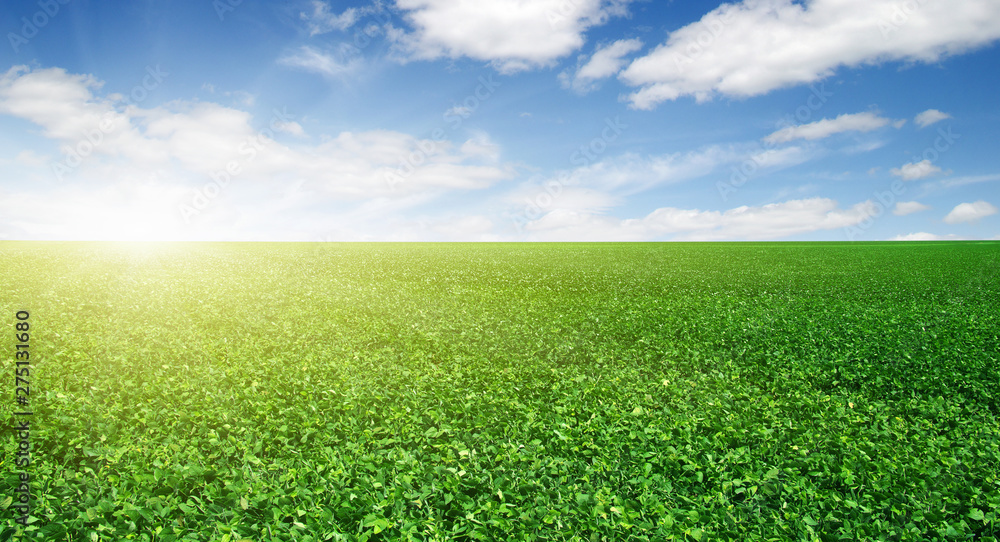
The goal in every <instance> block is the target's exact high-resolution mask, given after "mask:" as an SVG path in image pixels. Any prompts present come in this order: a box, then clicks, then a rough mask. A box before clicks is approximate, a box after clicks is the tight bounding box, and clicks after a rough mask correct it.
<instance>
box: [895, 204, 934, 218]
mask: <svg viewBox="0 0 1000 542" xmlns="http://www.w3.org/2000/svg"><path fill="white" fill-rule="evenodd" d="M927 209H930V207H928V206H926V205H924V204H923V203H920V202H919V201H900V202H897V203H896V207H895V208H894V209H893V210H892V214H894V215H896V216H906V215H912V214H913V213H919V212H920V211H926V210H927Z"/></svg>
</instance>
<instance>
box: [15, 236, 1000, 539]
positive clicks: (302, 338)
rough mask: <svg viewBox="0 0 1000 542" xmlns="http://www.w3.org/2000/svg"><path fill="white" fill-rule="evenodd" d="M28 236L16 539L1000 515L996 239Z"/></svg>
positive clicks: (914, 535) (922, 524) (699, 534)
mask: <svg viewBox="0 0 1000 542" xmlns="http://www.w3.org/2000/svg"><path fill="white" fill-rule="evenodd" d="M0 256H2V259H0V291H3V292H4V293H5V295H4V297H3V298H2V299H0V306H2V312H0V314H2V315H4V316H3V321H4V322H5V323H6V325H7V329H8V332H7V333H5V334H4V338H3V341H2V342H0V345H2V347H3V349H4V350H5V351H6V352H8V354H5V355H4V357H3V359H4V362H3V363H4V364H5V367H6V369H5V373H4V374H8V375H11V376H10V378H9V382H8V386H9V387H10V391H11V393H13V388H14V378H13V352H14V346H13V345H14V324H15V319H14V313H15V312H16V311H17V310H21V309H24V310H28V311H30V313H31V319H30V323H31V344H32V347H31V348H32V349H33V350H32V352H33V354H32V361H33V363H34V365H33V369H32V377H33V378H32V393H31V400H32V408H33V411H34V417H33V421H32V424H33V433H32V436H31V438H32V446H33V459H34V464H33V465H32V467H31V469H30V472H31V474H32V476H33V481H32V495H33V499H34V503H33V504H34V508H33V510H32V522H31V524H30V525H29V526H28V527H27V529H25V528H24V527H23V526H19V525H17V524H16V523H15V522H14V519H15V515H14V514H13V510H12V509H8V510H7V511H6V514H5V515H3V516H2V517H3V522H2V523H0V539H6V538H8V537H11V536H17V535H21V536H22V539H25V540H47V541H58V540H68V541H76V540H92V541H100V540H109V541H111V540H144V541H175V540H203V541H208V540H212V541H215V540H222V541H239V540H254V541H258V540H268V541H270V540H282V541H284V540H298V541H320V540H373V541H374V540H477V539H482V540H486V539H499V538H503V539H507V540H582V541H592V540H670V539H674V540H734V541H743V540H969V539H972V540H995V539H996V536H997V534H998V533H1000V527H998V514H1000V422H998V411H997V406H998V397H1000V395H998V393H1000V362H998V358H1000V353H998V352H1000V338H998V337H1000V312H998V310H997V308H998V307H1000V277H998V269H1000V266H998V265H997V263H998V262H997V260H998V256H1000V244H998V243H988V242H983V243H972V242H968V243H955V242H950V243H870V244H869V243H854V244H850V243H812V244H810V243H739V244H723V243H719V244H444V245H436V244H426V245H425V244H179V245H124V244H99V243H24V242H4V243H0ZM8 397H10V396H8ZM14 411H15V405H14V404H13V401H12V400H7V401H4V402H3V404H2V405H0V416H3V418H4V419H5V420H12V419H13V414H12V413H13V412H14ZM7 435H8V436H7V438H5V439H4V456H3V459H2V461H0V463H2V465H3V469H2V475H3V478H2V479H0V500H2V499H4V498H5V496H11V495H13V494H14V488H15V487H16V484H17V480H16V474H17V470H16V469H15V468H14V465H13V457H14V455H13V454H14V452H15V447H16V445H17V442H16V440H15V438H14V437H13V434H12V432H9V431H8V432H7ZM0 504H6V505H7V506H9V505H10V503H9V502H4V503H0ZM0 507H2V506H0Z"/></svg>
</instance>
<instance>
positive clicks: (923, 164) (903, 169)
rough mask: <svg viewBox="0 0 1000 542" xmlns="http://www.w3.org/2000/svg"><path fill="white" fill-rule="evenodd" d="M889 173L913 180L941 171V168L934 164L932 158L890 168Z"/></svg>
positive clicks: (906, 179) (905, 179)
mask: <svg viewBox="0 0 1000 542" xmlns="http://www.w3.org/2000/svg"><path fill="white" fill-rule="evenodd" d="M889 173H892V174H893V175H895V176H897V177H899V178H901V179H903V180H904V181H913V180H916V179H923V178H925V177H930V176H931V175H936V174H938V173H941V168H939V167H937V166H935V165H934V164H932V163H931V161H930V160H926V159H924V160H921V161H919V162H912V163H908V164H903V165H902V166H900V167H898V168H895V167H894V168H892V169H890V170H889Z"/></svg>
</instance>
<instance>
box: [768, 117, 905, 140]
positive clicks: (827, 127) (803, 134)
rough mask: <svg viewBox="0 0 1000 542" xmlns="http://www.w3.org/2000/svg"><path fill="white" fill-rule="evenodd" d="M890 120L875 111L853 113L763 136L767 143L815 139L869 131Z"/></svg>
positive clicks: (789, 127) (786, 128) (783, 129)
mask: <svg viewBox="0 0 1000 542" xmlns="http://www.w3.org/2000/svg"><path fill="white" fill-rule="evenodd" d="M890 122H892V121H891V120H890V119H887V118H885V117H880V116H878V115H877V114H875V113H871V112H865V113H853V114H844V115H840V116H839V117H837V118H834V119H822V120H818V121H816V122H810V123H809V124H799V125H797V126H787V127H785V128H782V129H780V130H778V131H776V132H774V133H772V134H771V135H769V136H767V137H765V138H764V141H766V142H768V143H787V142H789V141H794V140H796V139H806V140H816V139H823V138H826V137H830V136H832V135H834V134H839V133H842V132H871V131H873V130H877V129H879V128H881V127H883V126H885V125H887V124H889V123H890Z"/></svg>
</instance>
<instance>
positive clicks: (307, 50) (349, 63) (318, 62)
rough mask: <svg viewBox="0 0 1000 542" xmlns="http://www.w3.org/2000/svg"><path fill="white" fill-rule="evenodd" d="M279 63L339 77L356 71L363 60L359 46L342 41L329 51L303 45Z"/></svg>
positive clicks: (326, 75)
mask: <svg viewBox="0 0 1000 542" xmlns="http://www.w3.org/2000/svg"><path fill="white" fill-rule="evenodd" d="M278 63H279V64H282V65H285V66H289V67H292V68H299V69H302V70H305V71H309V72H313V73H318V74H320V75H323V76H325V77H330V78H338V77H346V76H349V75H351V74H353V73H355V72H356V71H357V70H358V69H359V68H361V66H362V64H363V61H362V59H361V56H360V55H359V54H358V50H357V48H355V47H354V46H352V45H350V44H347V43H342V44H340V45H339V46H337V47H336V48H334V49H333V50H331V51H329V52H323V51H320V50H319V49H316V48H315V47H310V46H308V45H303V46H302V47H299V49H298V50H296V51H294V52H292V53H289V54H287V55H285V56H283V57H281V58H279V59H278Z"/></svg>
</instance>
